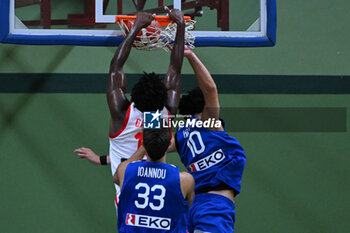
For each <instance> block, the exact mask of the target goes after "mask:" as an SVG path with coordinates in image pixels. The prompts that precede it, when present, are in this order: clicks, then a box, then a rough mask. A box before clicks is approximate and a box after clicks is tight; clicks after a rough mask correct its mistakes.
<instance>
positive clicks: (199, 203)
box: [189, 193, 235, 233]
mask: <svg viewBox="0 0 350 233" xmlns="http://www.w3.org/2000/svg"><path fill="white" fill-rule="evenodd" d="M189 221H190V223H189V230H190V232H193V231H195V230H199V231H203V232H213V233H214V232H215V233H216V232H220V233H232V232H233V229H234V227H233V226H234V222H235V204H234V203H233V202H232V201H231V200H230V199H228V198H227V197H224V196H222V195H219V194H214V193H199V194H196V196H195V198H194V200H193V203H192V206H191V208H190V210H189Z"/></svg>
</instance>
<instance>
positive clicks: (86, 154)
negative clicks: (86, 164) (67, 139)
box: [74, 147, 100, 164]
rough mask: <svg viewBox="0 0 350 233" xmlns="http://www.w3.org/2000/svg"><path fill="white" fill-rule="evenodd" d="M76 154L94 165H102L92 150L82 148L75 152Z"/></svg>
mask: <svg viewBox="0 0 350 233" xmlns="http://www.w3.org/2000/svg"><path fill="white" fill-rule="evenodd" d="M74 153H77V155H78V156H79V158H81V159H87V160H88V161H90V162H91V163H93V164H100V157H99V156H98V155H96V154H95V152H93V151H92V150H91V149H90V148H85V147H80V148H77V149H75V150H74Z"/></svg>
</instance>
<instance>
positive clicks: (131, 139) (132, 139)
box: [109, 103, 168, 194]
mask: <svg viewBox="0 0 350 233" xmlns="http://www.w3.org/2000/svg"><path fill="white" fill-rule="evenodd" d="M162 114H164V115H168V111H167V109H166V108H164V109H163V110H162ZM142 129H143V113H142V112H141V111H140V110H138V109H137V108H136V107H135V104H134V103H131V104H130V105H129V107H128V110H127V112H126V115H125V119H124V123H123V126H122V128H121V129H120V130H119V131H118V132H117V133H116V134H114V135H109V156H110V160H111V170H112V175H113V174H114V173H115V171H116V170H117V167H118V166H119V164H120V162H121V160H122V159H128V158H130V157H131V156H132V155H133V154H134V153H135V152H136V151H137V149H138V148H139V147H140V146H141V143H142V138H143V137H142ZM115 188H116V192H117V194H118V193H119V191H120V188H119V186H118V185H115Z"/></svg>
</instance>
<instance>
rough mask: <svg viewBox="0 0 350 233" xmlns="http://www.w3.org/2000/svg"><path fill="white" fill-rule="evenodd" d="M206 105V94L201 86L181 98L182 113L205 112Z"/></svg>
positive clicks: (180, 110) (180, 109)
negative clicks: (204, 94)
mask: <svg viewBox="0 0 350 233" xmlns="http://www.w3.org/2000/svg"><path fill="white" fill-rule="evenodd" d="M204 105H205V101H204V96H203V93H202V91H201V89H199V87H197V88H195V89H193V90H191V91H190V92H189V93H188V94H187V95H183V96H182V97H181V99H180V104H179V113H180V114H181V115H192V116H193V115H195V114H197V113H201V112H203V109H204Z"/></svg>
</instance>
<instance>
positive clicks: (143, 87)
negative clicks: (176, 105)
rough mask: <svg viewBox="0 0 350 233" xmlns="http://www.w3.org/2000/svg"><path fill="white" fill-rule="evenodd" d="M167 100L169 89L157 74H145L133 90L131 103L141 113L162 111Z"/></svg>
mask: <svg viewBox="0 0 350 233" xmlns="http://www.w3.org/2000/svg"><path fill="white" fill-rule="evenodd" d="M167 98H168V95H167V89H166V87H165V85H164V83H163V82H162V81H161V79H160V78H159V75H157V74H155V73H144V74H143V75H142V76H141V77H140V79H139V81H138V82H137V83H136V84H135V86H134V87H133V88H132V90H131V101H132V102H134V103H135V107H136V108H137V109H138V110H140V111H141V112H144V111H157V110H158V109H159V110H162V109H163V108H164V106H165V104H166V103H167Z"/></svg>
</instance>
